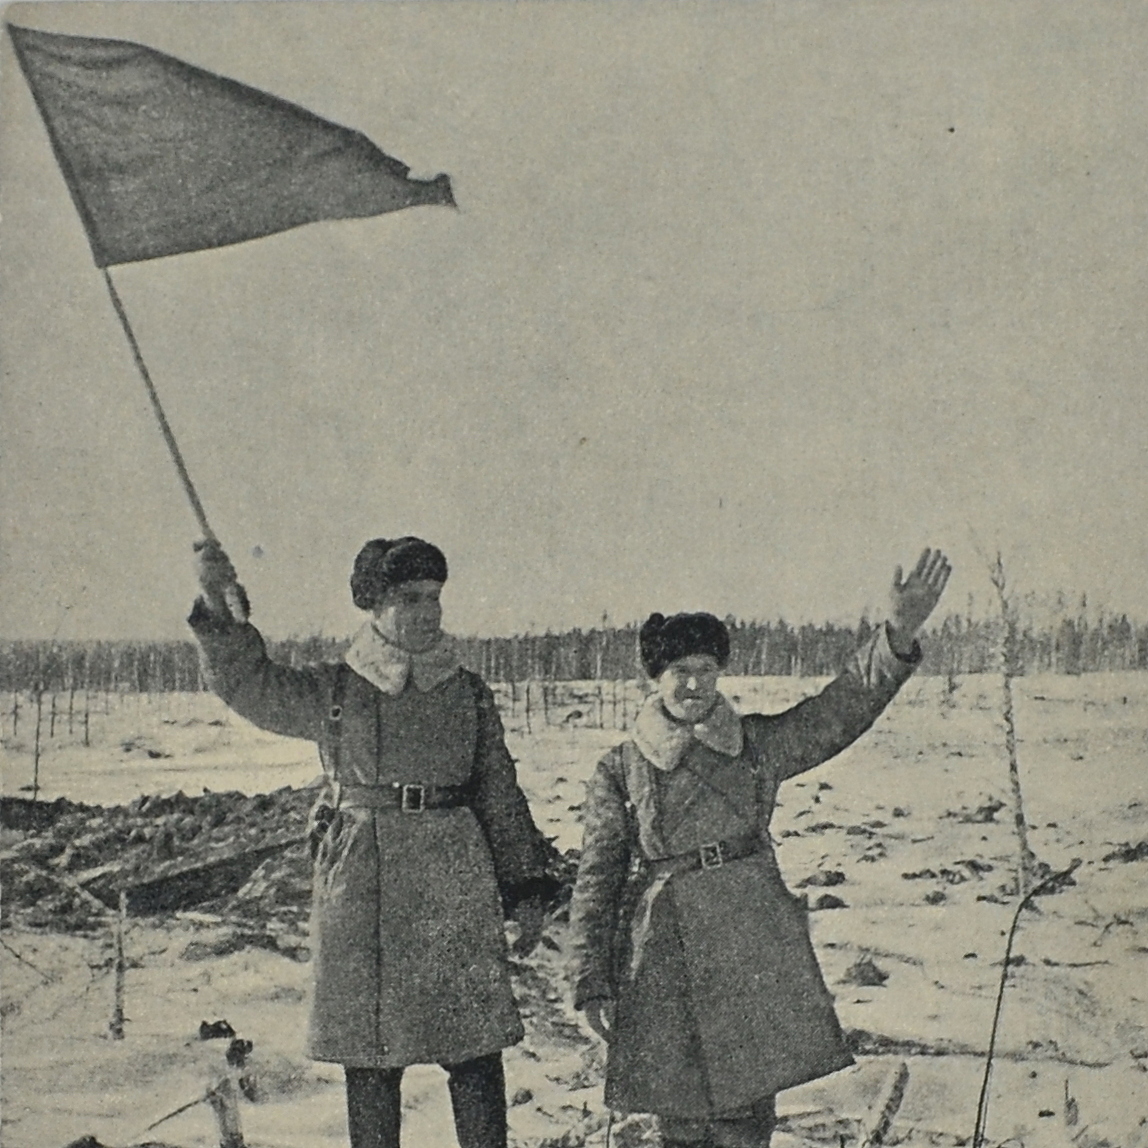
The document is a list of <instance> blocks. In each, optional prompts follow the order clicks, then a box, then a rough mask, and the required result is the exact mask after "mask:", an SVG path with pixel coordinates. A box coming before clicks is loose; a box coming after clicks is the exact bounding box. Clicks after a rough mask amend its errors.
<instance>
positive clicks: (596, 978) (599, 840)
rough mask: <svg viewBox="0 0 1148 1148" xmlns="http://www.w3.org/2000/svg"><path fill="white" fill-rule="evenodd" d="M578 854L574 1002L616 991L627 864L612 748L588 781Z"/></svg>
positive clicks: (622, 800)
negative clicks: (619, 927)
mask: <svg viewBox="0 0 1148 1148" xmlns="http://www.w3.org/2000/svg"><path fill="white" fill-rule="evenodd" d="M582 824H583V835H582V857H581V859H580V860H579V862H578V877H577V880H576V881H575V883H574V894H573V897H572V899H571V901H570V934H569V944H570V957H571V966H570V969H571V979H572V981H573V988H574V1007H575V1008H584V1007H585V1006H586V1004H587V1003H588V1002H589V1001H592V1000H600V999H613V998H615V997H616V996H617V991H618V986H617V978H616V969H617V960H616V957H617V945H618V925H619V915H620V912H621V906H622V899H623V892H624V889H625V886H626V877H627V875H628V873H629V869H630V849H631V844H630V823H629V817H628V816H627V812H626V796H625V789H624V785H623V781H622V778H621V776H620V771H619V770H618V768H617V756H616V754H610V755H608V756H606V757H605V758H603V759H602V761H601V762H599V764H598V768H597V769H596V770H595V772H594V776H593V777H592V778H591V779H590V781H589V782H588V783H587V786H586V801H585V804H584V805H583V807H582Z"/></svg>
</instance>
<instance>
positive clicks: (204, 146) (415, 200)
mask: <svg viewBox="0 0 1148 1148" xmlns="http://www.w3.org/2000/svg"><path fill="white" fill-rule="evenodd" d="M8 32H9V34H10V36H11V38H12V43H13V45H14V47H15V49H16V56H17V58H18V59H19V62H20V66H21V68H22V70H23V72H24V76H25V78H26V79H27V81H28V86H29V87H30V88H31V90H32V96H33V98H34V99H35V101H36V106H37V107H38V108H39V110H40V114H41V116H42V117H43V119H44V124H45V126H46V128H47V130H48V135H49V137H50V139H51V142H52V148H53V150H54V151H55V154H56V159H57V161H58V162H59V165H60V169H61V170H62V172H63V174H64V179H65V180H66V181H67V184H68V188H69V190H70V191H71V194H72V199H73V200H74V202H75V204H76V208H77V210H78V211H79V213H80V218H81V219H82V220H83V223H84V227H85V229H86V231H87V234H88V240H89V242H90V244H91V247H92V254H93V256H94V257H95V261H96V265H97V266H99V267H107V266H109V265H111V264H116V263H133V262H136V261H138V260H142V259H156V258H159V257H160V256H163V255H175V254H178V253H179V252H184V251H199V250H203V249H205V248H212V247H223V246H225V245H227V244H229V243H241V242H243V241H244V240H247V239H255V238H258V237H259V236H261V235H270V234H272V233H273V232H276V231H285V230H287V229H288V228H291V227H298V226H300V225H302V224H304V223H313V222H315V221H317V220H321V219H347V218H355V217H358V218H361V217H365V216H371V215H380V214H382V213H384V212H388V211H398V210H400V209H402V208H404V207H414V206H416V205H419V204H445V205H449V206H453V205H454V198H453V196H452V194H451V187H450V179H449V178H448V177H447V176H445V175H439V176H436V177H435V178H434V179H431V180H418V179H411V178H409V176H408V172H409V170H410V169H409V168H408V167H406V166H405V165H404V164H402V163H401V162H399V161H398V160H397V159H393V158H392V157H391V156H389V155H386V154H385V153H383V152H382V151H380V150H379V148H377V147H376V146H375V145H374V144H373V143H372V142H371V141H370V140H369V139H368V138H367V137H366V136H365V135H363V134H362V133H361V132H357V131H354V130H352V129H350V128H345V127H341V126H340V125H338V124H335V123H332V122H331V121H329V120H325V119H322V118H321V117H319V116H317V115H314V114H313V113H312V112H309V111H307V110H306V109H305V108H301V107H299V106H298V105H297V104H292V103H289V102H288V101H287V100H282V99H279V98H278V97H276V96H271V95H268V94H267V93H266V92H262V91H260V90H259V89H257V88H252V87H248V86H247V85H246V84H241V83H238V82H237V81H235V80H230V79H227V78H226V77H224V76H217V75H215V74H214V73H212V72H208V71H205V70H204V69H202V68H197V67H194V66H192V65H191V64H186V63H184V62H183V61H182V60H178V59H176V58H175V57H174V56H168V55H166V54H164V53H163V52H157V51H155V50H154V49H152V48H148V47H145V46H144V45H142V44H134V43H131V42H130V41H126V40H106V39H95V38H91V37H85V36H64V35H59V34H57V33H51V32H39V31H33V30H31V29H28V28H18V27H16V26H14V25H11V24H10V25H8Z"/></svg>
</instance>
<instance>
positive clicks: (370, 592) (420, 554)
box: [351, 535, 446, 610]
mask: <svg viewBox="0 0 1148 1148" xmlns="http://www.w3.org/2000/svg"><path fill="white" fill-rule="evenodd" d="M423 579H427V580H429V581H431V582H445V581H446V557H445V556H444V555H443V552H442V551H441V550H440V549H439V548H438V547H437V546H432V545H431V544H430V543H429V542H424V541H423V540H422V539H421V538H414V537H412V536H410V535H408V536H407V537H405V538H393V539H392V538H373V539H371V541H370V542H368V543H367V544H366V545H365V546H364V547H363V548H362V550H360V551H359V553H358V554H357V555H356V557H355V568H354V570H353V571H352V572H351V598H352V600H353V601H354V603H355V605H356V606H358V608H359V609H360V610H373V609H374V608H375V607H376V606H377V605H378V604H379V599H380V598H381V597H382V596H383V594H385V593H386V591H388V590H389V589H390V588H391V587H392V586H399V585H401V584H402V583H403V582H420V581H422V580H423Z"/></svg>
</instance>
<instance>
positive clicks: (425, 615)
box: [374, 579, 442, 654]
mask: <svg viewBox="0 0 1148 1148" xmlns="http://www.w3.org/2000/svg"><path fill="white" fill-rule="evenodd" d="M441 593H442V583H441V582H434V581H431V580H430V579H422V580H420V581H418V582H401V583H399V585H398V586H392V587H391V588H390V589H389V590H387V591H386V592H385V593H384V594H383V597H382V599H381V600H380V602H379V604H378V605H377V606H376V607H375V610H374V614H375V625H376V626H377V627H378V628H379V631H380V632H381V633H382V634H383V636H384V637H385V638H387V639H388V640H389V641H391V642H394V644H395V645H396V646H398V647H399V648H400V649H403V650H407V651H409V652H410V653H412V654H422V653H425V652H426V651H427V650H429V649H430V648H431V647H432V646H433V645H434V644H435V643H436V642H437V641H438V640H439V638H441V637H442V605H441V603H440V602H439V595H440V594H441Z"/></svg>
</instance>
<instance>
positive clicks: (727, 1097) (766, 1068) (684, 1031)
mask: <svg viewBox="0 0 1148 1148" xmlns="http://www.w3.org/2000/svg"><path fill="white" fill-rule="evenodd" d="M919 657H920V654H919V651H917V652H916V653H915V654H914V656H913V657H912V658H901V657H898V656H897V655H895V654H894V653H893V652H892V651H891V650H890V648H889V646H888V642H887V640H886V637H885V634H884V630H880V631H878V632H877V633H876V634H875V635H874V636H873V637H872V638H871V640H869V641H868V642H867V643H865V645H864V646H863V647H862V648H861V650H860V651H858V653H857V654H856V655H855V656H854V657H853V658H852V660H851V661H850V663H849V665H848V667H847V668H846V669H845V671H844V672H843V673H842V674H841V675H840V676H839V677H837V678H836V679H835V680H834V681H833V682H831V683H830V684H829V685H828V686H827V687H826V688H825V689H824V690H823V691H822V692H821V693H820V694H818V695H817V696H815V697H811V698H807V699H806V700H804V701H802V702H800V703H799V704H798V705H796V706H794V707H793V708H792V709H790V710H787V711H786V712H784V713H780V714H749V715H747V716H745V717H743V718H741V719H740V722H741V734H742V736H741V737H740V738H739V739H738V740H739V741H741V743H742V747H741V752H740V753H737V754H735V755H733V756H730V755H727V754H724V753H720V752H718V751H717V750H715V749H713V748H710V747H708V746H707V745H705V744H702V743H701V742H700V741H696V740H695V741H693V742H692V744H690V746H689V748H688V749H687V750H686V751H685V754H684V756H683V757H682V758H681V759H680V761H679V762H678V763H677V765H676V766H675V767H674V768H672V769H670V770H666V769H662V768H658V767H657V766H655V764H654V763H653V762H651V761H650V760H649V759H648V758H647V757H646V756H644V755H643V753H642V752H641V751H640V750H639V749H638V747H637V745H636V744H635V742H634V741H629V742H626V743H624V744H623V745H621V746H619V747H617V748H616V749H614V750H613V751H611V752H610V753H608V754H607V755H606V756H605V757H604V758H603V759H602V761H601V762H600V763H599V765H598V767H597V771H596V772H595V774H594V776H593V778H592V780H591V781H590V783H589V786H588V789H587V799H586V803H585V805H584V812H583V816H584V831H585V832H584V841H583V851H582V858H581V862H580V866H579V870H578V879H577V883H576V886H575V890H574V898H573V902H572V905H571V933H572V937H571V951H572V954H573V975H574V996H575V1004H576V1006H577V1007H579V1008H581V1007H583V1006H584V1005H585V1004H586V1003H587V1002H588V1001H590V1000H594V999H606V1000H613V1001H614V1002H616V1015H615V1023H614V1029H613V1032H612V1034H611V1039H610V1043H609V1049H608V1054H607V1071H606V1100H607V1103H608V1104H610V1105H611V1107H614V1108H617V1109H621V1110H624V1111H632V1112H654V1113H659V1114H664V1115H674V1116H682V1117H695V1118H707V1117H712V1116H715V1115H718V1114H721V1113H727V1114H728V1113H736V1112H737V1111H738V1110H741V1109H743V1108H745V1107H746V1106H747V1105H750V1104H752V1103H754V1102H755V1101H759V1100H763V1099H764V1098H766V1097H768V1096H770V1095H773V1094H775V1093H777V1092H778V1091H779V1090H781V1089H784V1088H790V1087H792V1086H794V1085H797V1084H801V1083H804V1082H806V1081H809V1080H813V1079H816V1078H817V1077H819V1076H824V1075H826V1074H828V1073H830V1072H834V1071H836V1070H837V1069H840V1068H844V1067H846V1066H847V1065H849V1064H851V1063H852V1057H851V1056H850V1054H849V1051H848V1049H847V1048H846V1045H845V1042H844V1039H843V1036H842V1032H841V1029H840V1026H839V1025H838V1022H837V1018H836V1015H835V1013H834V1010H833V1001H832V997H831V996H830V994H829V990H828V989H827V988H826V986H825V982H824V980H823V979H822V976H821V971H820V969H819V967H818V964H817V958H816V956H815V954H814V952H813V947H812V945H811V943H810V939H809V929H808V921H807V918H806V910H805V908H804V905H803V904H802V903H801V902H799V901H798V900H797V898H795V897H794V896H793V894H791V893H790V892H789V890H788V889H787V888H786V886H785V884H784V882H783V880H782V877H781V874H780V871H779V869H778V865H777V860H776V857H775V855H774V852H773V848H772V844H771V841H770V836H769V821H770V817H771V815H772V813H773V808H774V803H775V800H776V796H777V789H778V786H779V785H780V784H781V782H783V781H785V780H786V779H787V778H790V777H793V776H794V775H795V774H798V773H801V772H802V771H803V770H807V769H810V768H812V767H813V766H815V765H818V764H820V763H821V762H824V761H826V760H827V759H829V758H831V757H833V756H834V755H835V754H837V753H839V752H840V751H841V750H843V749H844V748H845V747H846V746H848V745H849V744H850V743H851V742H853V741H854V740H856V739H857V738H858V737H860V735H861V734H862V733H864V732H865V730H867V729H868V728H869V727H870V726H871V725H872V724H873V722H874V721H875V720H876V718H877V717H878V715H879V714H880V713H881V711H882V710H883V709H884V708H885V707H886V705H888V703H889V702H890V701H891V700H892V698H893V696H894V695H895V694H896V692H897V690H898V689H899V688H900V686H901V685H902V684H903V683H904V682H905V680H906V679H907V678H908V677H909V676H910V674H911V673H912V671H913V668H914V666H915V664H916V662H917V661H918V660H919ZM652 704H654V705H656V704H657V703H656V702H655V703H652ZM663 712H664V711H663ZM731 718H732V720H734V721H737V720H739V719H737V718H736V717H733V715H731ZM712 842H726V843H728V844H730V845H732V846H734V848H735V849H736V851H737V852H742V853H748V855H746V856H743V857H742V858H741V859H740V860H732V861H727V862H725V863H724V864H722V865H721V866H720V867H714V868H705V869H694V870H692V871H688V872H677V873H672V875H670V876H668V877H667V876H666V872H667V870H668V869H669V870H672V869H673V868H674V866H673V865H672V864H670V865H667V864H665V863H663V864H662V865H659V864H657V862H658V860H659V859H665V858H675V857H679V858H680V857H682V856H683V855H686V854H689V853H690V852H691V851H694V852H695V853H696V851H697V850H699V848H700V847H702V846H704V845H706V844H708V843H712ZM750 849H756V851H755V852H752V853H749V850H750Z"/></svg>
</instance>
